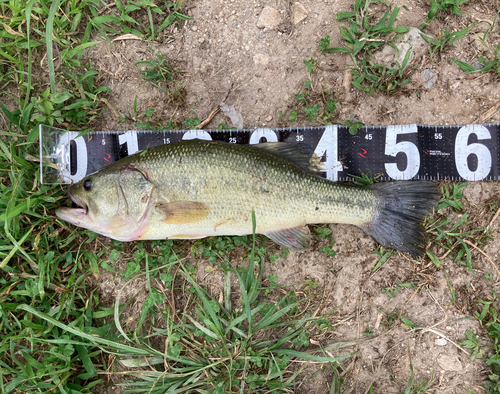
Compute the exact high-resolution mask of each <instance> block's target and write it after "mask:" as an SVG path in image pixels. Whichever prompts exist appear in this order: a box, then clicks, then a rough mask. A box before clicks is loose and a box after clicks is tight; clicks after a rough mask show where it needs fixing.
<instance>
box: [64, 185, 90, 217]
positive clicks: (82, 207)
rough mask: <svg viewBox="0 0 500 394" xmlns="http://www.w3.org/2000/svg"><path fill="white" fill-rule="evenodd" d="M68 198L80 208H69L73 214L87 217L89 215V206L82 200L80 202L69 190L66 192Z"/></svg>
mask: <svg viewBox="0 0 500 394" xmlns="http://www.w3.org/2000/svg"><path fill="white" fill-rule="evenodd" d="M68 197H69V198H70V199H71V201H73V202H74V203H75V204H76V205H78V206H79V207H80V208H70V209H72V210H73V211H74V212H75V213H76V212H78V213H83V214H85V215H87V214H88V213H89V206H88V205H87V204H85V203H84V202H83V201H82V200H80V199H79V198H78V197H77V196H76V195H75V194H74V193H73V192H72V191H71V189H69V190H68Z"/></svg>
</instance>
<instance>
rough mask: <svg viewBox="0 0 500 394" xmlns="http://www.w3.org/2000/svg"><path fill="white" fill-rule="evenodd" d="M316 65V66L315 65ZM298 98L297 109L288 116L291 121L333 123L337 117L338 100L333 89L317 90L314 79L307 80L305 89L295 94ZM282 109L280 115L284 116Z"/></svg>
mask: <svg viewBox="0 0 500 394" xmlns="http://www.w3.org/2000/svg"><path fill="white" fill-rule="evenodd" d="M314 67H316V66H315V65H314ZM294 97H295V99H296V100H297V104H296V106H295V109H293V110H291V111H290V114H289V116H288V121H289V122H295V121H297V120H309V121H314V122H319V123H322V124H331V122H332V121H333V119H334V118H335V112H336V110H337V103H338V100H336V99H334V98H333V97H334V96H333V92H332V91H331V90H326V89H323V88H322V89H321V91H316V90H314V89H313V82H312V79H309V80H307V81H305V83H304V89H303V90H300V91H299V92H298V93H296V94H295V95H294ZM282 115H283V113H282V111H280V113H279V116H280V119H281V118H282Z"/></svg>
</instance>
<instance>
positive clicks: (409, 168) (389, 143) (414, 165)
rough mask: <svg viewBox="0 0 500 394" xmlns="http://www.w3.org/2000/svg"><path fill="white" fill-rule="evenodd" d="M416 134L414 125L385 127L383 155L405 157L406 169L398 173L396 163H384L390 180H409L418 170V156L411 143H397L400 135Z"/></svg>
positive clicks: (415, 148)
mask: <svg viewBox="0 0 500 394" xmlns="http://www.w3.org/2000/svg"><path fill="white" fill-rule="evenodd" d="M413 133H417V126H416V125H413V124H411V125H403V126H387V132H386V136H385V154H386V155H387V156H392V157H396V156H397V155H398V153H404V154H405V155H406V168H405V170H404V171H400V170H399V168H398V165H397V163H385V170H386V171H387V174H388V175H389V176H390V177H391V178H392V179H397V180H401V179H411V178H413V177H414V176H415V175H417V173H418V170H419V168H420V154H419V153H418V149H417V147H416V146H415V144H414V143H413V142H410V141H401V142H397V140H398V135H400V134H413Z"/></svg>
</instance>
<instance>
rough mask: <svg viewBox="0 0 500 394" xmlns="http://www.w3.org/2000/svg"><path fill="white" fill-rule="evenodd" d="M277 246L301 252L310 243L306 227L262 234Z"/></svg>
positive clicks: (309, 233) (308, 231)
mask: <svg viewBox="0 0 500 394" xmlns="http://www.w3.org/2000/svg"><path fill="white" fill-rule="evenodd" d="M264 235H266V236H267V237H269V238H271V239H272V240H273V241H274V242H276V243H277V244H279V245H281V246H284V247H285V248H288V249H291V250H294V251H296V252H303V251H304V250H306V249H308V248H309V245H310V243H311V231H310V230H309V227H308V226H299V227H293V228H286V229H283V230H278V231H273V232H269V233H264Z"/></svg>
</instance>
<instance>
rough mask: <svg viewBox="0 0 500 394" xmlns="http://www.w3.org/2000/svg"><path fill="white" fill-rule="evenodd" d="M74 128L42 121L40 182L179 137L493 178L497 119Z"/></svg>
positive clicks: (416, 172) (351, 166) (430, 176)
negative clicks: (276, 145) (301, 148)
mask: <svg viewBox="0 0 500 394" xmlns="http://www.w3.org/2000/svg"><path fill="white" fill-rule="evenodd" d="M79 134H80V133H79V132H75V131H65V130H59V129H54V128H52V127H48V126H40V156H41V157H40V159H41V163H42V165H41V174H42V183H61V181H62V183H73V182H78V181H79V180H81V179H83V178H84V177H85V176H86V175H88V174H91V173H93V172H96V171H98V170H100V169H101V168H103V167H105V166H106V165H108V164H110V163H113V162H115V161H117V160H120V159H121V158H123V157H125V156H128V155H131V154H133V153H136V152H139V151H142V150H145V149H148V148H152V147H154V146H158V145H163V144H170V143H173V142H177V141H180V140H183V139H184V140H185V139H194V138H198V139H204V140H213V141H224V142H228V143H234V144H258V143H260V142H277V141H280V142H295V143H301V144H305V145H307V146H308V147H310V148H311V149H312V150H313V151H314V153H315V154H317V155H318V156H319V157H320V158H321V160H322V162H323V164H324V170H325V171H324V172H323V174H322V175H323V176H326V177H327V178H328V179H330V180H332V181H349V180H352V179H353V178H352V177H351V176H350V175H351V174H352V175H359V174H360V173H361V172H366V171H368V170H370V171H371V173H372V174H382V176H381V177H380V178H379V180H382V181H388V180H409V179H424V180H444V179H448V180H454V181H459V180H466V181H480V180H499V179H500V174H499V163H500V151H499V149H498V145H499V142H500V124H499V123H496V124H484V125H480V124H473V125H465V126H425V125H415V124H411V125H399V126H365V127H362V128H361V129H359V130H358V132H357V134H356V135H351V134H350V133H349V130H348V128H347V127H345V126H338V125H330V126H321V127H310V128H309V127H307V128H286V129H275V128H260V129H251V130H250V129H244V130H165V131H158V132H156V131H126V132H124V131H111V132H110V131H105V132H104V131H103V132H94V133H88V134H85V135H83V136H79Z"/></svg>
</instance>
